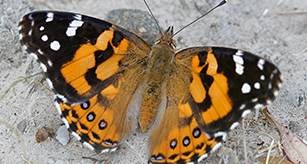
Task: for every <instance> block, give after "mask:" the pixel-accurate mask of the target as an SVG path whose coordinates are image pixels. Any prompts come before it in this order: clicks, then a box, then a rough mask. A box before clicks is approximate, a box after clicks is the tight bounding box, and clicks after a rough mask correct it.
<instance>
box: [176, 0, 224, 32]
mask: <svg viewBox="0 0 307 164" xmlns="http://www.w3.org/2000/svg"><path fill="white" fill-rule="evenodd" d="M226 2H227V0H223V1H222V2H220V3H219V4H218V5H216V6H215V7H213V8H212V9H211V10H209V11H208V12H206V13H205V14H203V15H202V16H200V17H198V18H197V19H195V20H193V21H192V22H190V23H189V24H187V25H185V26H184V27H182V28H181V29H179V30H178V31H177V32H175V34H174V35H173V37H174V36H175V35H177V34H178V33H179V32H181V31H182V30H184V29H185V28H187V27H189V26H190V25H192V24H193V23H195V22H197V21H198V20H200V19H201V18H203V17H204V16H206V15H207V14H209V13H211V11H213V10H215V9H216V8H218V7H220V6H222V5H224V4H225V3H226Z"/></svg>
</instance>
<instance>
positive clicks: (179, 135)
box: [150, 101, 222, 163]
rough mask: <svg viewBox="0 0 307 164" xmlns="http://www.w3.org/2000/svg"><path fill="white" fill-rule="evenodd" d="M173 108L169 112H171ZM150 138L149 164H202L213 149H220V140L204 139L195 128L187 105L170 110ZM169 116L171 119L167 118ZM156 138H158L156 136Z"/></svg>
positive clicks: (194, 121) (204, 136) (168, 109)
mask: <svg viewBox="0 0 307 164" xmlns="http://www.w3.org/2000/svg"><path fill="white" fill-rule="evenodd" d="M172 108H173V109H172ZM165 111H166V112H167V113H166V114H165V115H164V118H163V120H162V121H161V122H164V123H163V124H160V125H159V126H158V127H156V128H155V130H154V131H153V132H152V135H153V136H155V138H151V139H152V141H153V143H151V154H152V156H151V159H150V162H152V163H188V162H192V161H197V160H198V159H200V160H203V159H205V158H206V157H207V156H208V153H209V152H210V151H211V150H212V149H213V148H214V147H215V146H217V147H218V146H220V145H221V144H220V142H221V141H222V138H221V137H218V138H208V137H207V136H206V135H205V133H203V132H202V131H201V129H200V128H199V124H198V123H197V121H196V119H195V117H194V115H193V112H192V109H191V107H190V105H189V103H184V104H182V101H181V103H179V105H178V108H176V109H175V106H171V107H169V108H167V109H166V110H165ZM170 113H171V115H169V114H170ZM158 134H159V135H158Z"/></svg>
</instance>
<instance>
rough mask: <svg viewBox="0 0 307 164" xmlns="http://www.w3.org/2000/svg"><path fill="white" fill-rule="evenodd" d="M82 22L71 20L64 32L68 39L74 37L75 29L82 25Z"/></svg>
mask: <svg viewBox="0 0 307 164" xmlns="http://www.w3.org/2000/svg"><path fill="white" fill-rule="evenodd" d="M83 23H84V22H83V21H81V20H73V21H71V22H70V23H69V27H68V28H67V30H66V35H67V36H68V37H71V36H75V35H76V32H77V29H78V28H79V27H81V26H82V25H83Z"/></svg>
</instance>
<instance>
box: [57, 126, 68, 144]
mask: <svg viewBox="0 0 307 164" xmlns="http://www.w3.org/2000/svg"><path fill="white" fill-rule="evenodd" d="M55 138H56V139H57V140H58V141H59V142H60V143H61V144H62V145H64V146H65V145H66V144H67V143H68V141H69V132H68V130H67V128H66V126H65V125H63V126H61V127H60V128H59V129H58V131H57V132H56V137H55Z"/></svg>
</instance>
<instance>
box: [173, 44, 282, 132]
mask: <svg viewBox="0 0 307 164" xmlns="http://www.w3.org/2000/svg"><path fill="white" fill-rule="evenodd" d="M176 58H177V59H178V60H177V62H178V63H181V64H182V65H184V66H185V67H187V68H189V69H190V71H191V74H192V76H191V83H190V89H189V91H190V95H191V99H190V100H189V101H190V105H191V106H192V110H193V113H194V114H195V117H196V119H197V121H198V122H199V123H200V126H201V128H202V130H203V131H205V132H206V133H208V134H209V135H211V136H212V135H222V134H224V133H220V134H218V133H219V132H226V131H228V130H229V129H230V127H232V125H233V124H236V123H237V122H238V121H239V120H241V118H242V116H245V115H246V113H248V112H250V110H252V109H254V108H261V107H263V106H264V105H266V104H267V103H270V102H272V101H273V100H274V98H275V96H276V95H277V94H278V90H279V85H280V84H281V79H280V72H279V70H278V69H277V67H276V66H275V65H273V64H272V63H271V62H269V61H267V60H265V59H263V58H260V57H258V56H255V55H253V54H251V53H248V52H245V51H241V50H236V49H231V48H224V47H195V48H190V49H186V50H183V51H181V52H179V53H178V54H177V56H176ZM232 128H233V127H232Z"/></svg>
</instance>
